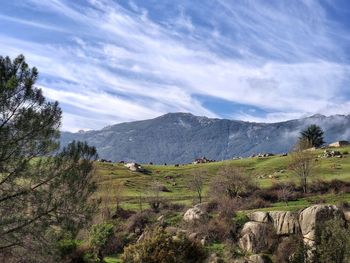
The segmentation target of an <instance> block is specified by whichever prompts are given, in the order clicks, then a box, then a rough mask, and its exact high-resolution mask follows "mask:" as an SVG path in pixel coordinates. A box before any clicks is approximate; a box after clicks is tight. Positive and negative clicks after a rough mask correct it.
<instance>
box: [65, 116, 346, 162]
mask: <svg viewBox="0 0 350 263" xmlns="http://www.w3.org/2000/svg"><path fill="white" fill-rule="evenodd" d="M310 124H317V125H320V126H321V127H322V128H323V129H324V131H325V139H326V141H327V143H331V142H333V141H336V140H349V139H350V115H331V116H324V115H320V114H315V115H312V116H309V117H305V118H300V119H293V120H288V121H283V122H276V123H260V122H247V121H241V120H229V119H220V118H208V117H205V116H195V115H193V114H191V113H183V112H180V113H167V114H164V115H161V116H159V117H156V118H153V119H148V120H141V121H134V122H124V123H119V124H115V125H110V126H107V127H104V128H103V129H101V130H92V131H86V132H78V133H71V132H62V133H61V145H62V146H64V145H66V144H68V143H69V142H70V141H72V140H83V141H87V142H88V143H89V144H91V145H94V146H96V148H97V151H98V153H99V155H100V157H101V158H104V159H111V160H112V161H120V160H124V161H136V162H141V163H148V162H153V163H159V164H161V163H171V164H174V163H188V162H191V161H192V160H193V159H195V158H197V157H201V156H206V157H208V158H210V159H215V160H223V159H231V158H232V157H235V156H243V157H246V156H249V155H251V154H254V153H259V152H272V153H282V152H287V151H289V150H290V149H291V147H292V146H293V145H294V143H295V142H296V140H297V138H298V136H299V132H300V131H301V130H302V129H303V128H305V127H306V126H307V125H310Z"/></svg>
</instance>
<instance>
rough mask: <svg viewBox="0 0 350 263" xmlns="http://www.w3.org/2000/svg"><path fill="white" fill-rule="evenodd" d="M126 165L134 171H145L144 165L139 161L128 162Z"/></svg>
mask: <svg viewBox="0 0 350 263" xmlns="http://www.w3.org/2000/svg"><path fill="white" fill-rule="evenodd" d="M125 167H127V168H128V169H129V170H130V171H133V172H143V171H144V169H143V167H142V166H141V165H140V164H138V163H126V164H125Z"/></svg>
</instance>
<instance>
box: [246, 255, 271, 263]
mask: <svg viewBox="0 0 350 263" xmlns="http://www.w3.org/2000/svg"><path fill="white" fill-rule="evenodd" d="M248 262H249V263H266V262H267V261H266V260H265V259H264V257H263V256H261V255H251V256H250V257H249V258H248Z"/></svg>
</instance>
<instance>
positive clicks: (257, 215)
mask: <svg viewBox="0 0 350 263" xmlns="http://www.w3.org/2000/svg"><path fill="white" fill-rule="evenodd" d="M247 217H248V218H249V220H250V221H254V222H260V223H268V222H269V221H270V218H269V213H267V212H262V211H256V212H252V213H249V214H248V215H247Z"/></svg>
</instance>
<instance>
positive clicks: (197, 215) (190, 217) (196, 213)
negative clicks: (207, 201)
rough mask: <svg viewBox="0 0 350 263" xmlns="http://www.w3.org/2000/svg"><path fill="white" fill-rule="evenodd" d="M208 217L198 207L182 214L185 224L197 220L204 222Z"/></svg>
mask: <svg viewBox="0 0 350 263" xmlns="http://www.w3.org/2000/svg"><path fill="white" fill-rule="evenodd" d="M207 217H208V214H207V213H206V212H205V211H204V210H203V209H202V207H201V206H200V205H196V206H194V207H193V208H190V209H188V210H187V211H186V213H185V214H184V217H183V219H184V221H185V222H195V221H199V220H204V219H206V218H207Z"/></svg>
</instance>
